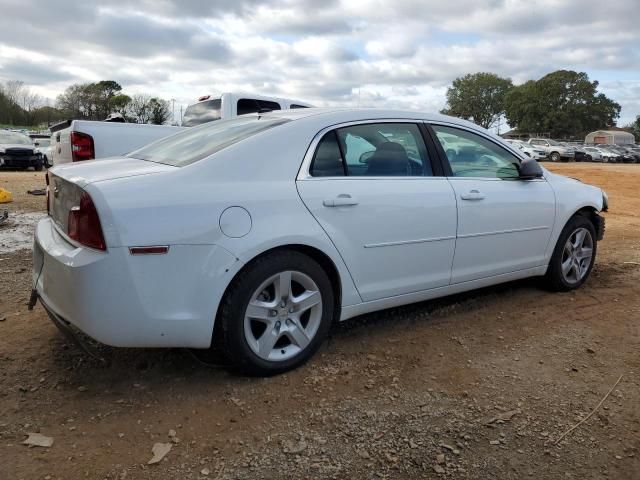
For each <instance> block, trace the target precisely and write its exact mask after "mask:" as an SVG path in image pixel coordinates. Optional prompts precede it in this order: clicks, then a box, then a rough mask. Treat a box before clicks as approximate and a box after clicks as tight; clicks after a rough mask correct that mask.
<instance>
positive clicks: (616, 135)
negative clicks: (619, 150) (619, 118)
mask: <svg viewBox="0 0 640 480" xmlns="http://www.w3.org/2000/svg"><path fill="white" fill-rule="evenodd" d="M635 141H636V137H634V136H633V134H632V133H629V132H626V131H624V130H596V131H595V132H591V133H589V134H588V135H587V136H586V137H584V143H604V144H608V145H614V144H615V145H623V144H628V143H635Z"/></svg>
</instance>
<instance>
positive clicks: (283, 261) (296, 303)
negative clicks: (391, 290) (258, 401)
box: [218, 251, 334, 376]
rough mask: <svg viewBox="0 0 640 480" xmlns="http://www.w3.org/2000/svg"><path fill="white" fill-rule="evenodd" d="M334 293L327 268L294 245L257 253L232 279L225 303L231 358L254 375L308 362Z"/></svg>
mask: <svg viewBox="0 0 640 480" xmlns="http://www.w3.org/2000/svg"><path fill="white" fill-rule="evenodd" d="M333 312H334V295H333V289H332V287H331V282H330V280H329V277H328V275H327V273H326V272H325V271H324V269H323V268H322V267H321V266H320V265H319V264H318V263H317V262H316V261H314V260H313V259H311V258H309V257H308V256H306V255H303V254H301V253H299V252H295V251H279V252H274V253H271V254H268V255H266V256H264V257H262V258H258V259H257V260H255V261H254V262H253V263H252V264H250V265H249V266H248V267H247V268H246V269H245V270H244V271H243V272H241V273H240V274H239V275H238V277H237V278H236V279H235V280H234V281H233V283H232V285H231V286H230V288H229V290H228V292H227V294H226V295H225V298H224V300H223V303H222V308H221V311H220V315H219V318H218V321H220V322H222V329H221V330H222V331H221V333H222V343H223V348H224V352H225V355H226V356H227V358H228V359H229V360H230V361H231V362H232V363H233V364H234V365H235V366H236V367H238V368H239V369H240V370H241V371H243V372H244V373H248V374H250V375H262V376H268V375H275V374H278V373H283V372H286V371H288V370H291V369H293V368H296V367H298V366H300V365H302V364H303V363H304V362H306V361H307V360H308V359H309V358H310V357H311V356H312V355H313V354H314V353H315V352H316V351H317V350H318V348H319V347H320V345H321V344H322V342H323V340H324V339H325V337H326V335H327V333H328V330H329V327H330V326H331V323H332V319H333Z"/></svg>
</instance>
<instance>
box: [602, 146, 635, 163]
mask: <svg viewBox="0 0 640 480" xmlns="http://www.w3.org/2000/svg"><path fill="white" fill-rule="evenodd" d="M607 148H608V149H609V150H612V151H614V152H616V153H617V154H618V155H620V158H621V161H622V162H624V163H635V162H636V158H635V156H633V155H632V154H631V153H629V152H628V151H627V149H626V148H623V147H619V146H617V145H607Z"/></svg>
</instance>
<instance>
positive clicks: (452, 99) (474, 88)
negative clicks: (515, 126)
mask: <svg viewBox="0 0 640 480" xmlns="http://www.w3.org/2000/svg"><path fill="white" fill-rule="evenodd" d="M512 87H513V84H512V83H511V80H510V79H508V78H501V77H499V76H498V75H496V74H494V73H486V72H479V73H469V74H467V75H465V76H464V77H459V78H456V79H455V80H454V81H453V83H452V84H451V86H450V87H449V88H448V89H447V107H446V108H445V109H444V110H442V113H444V114H446V115H453V116H454V117H460V118H464V119H467V120H471V121H473V122H475V123H477V124H478V125H480V126H482V127H484V128H490V127H491V126H493V125H494V124H495V123H496V122H497V121H498V120H499V119H500V117H501V116H502V115H503V114H504V98H505V95H506V94H507V92H508V91H509V90H510V89H511V88H512Z"/></svg>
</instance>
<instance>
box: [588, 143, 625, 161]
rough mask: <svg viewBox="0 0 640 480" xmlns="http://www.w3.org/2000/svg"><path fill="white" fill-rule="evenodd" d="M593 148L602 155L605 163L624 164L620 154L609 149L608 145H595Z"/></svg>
mask: <svg viewBox="0 0 640 480" xmlns="http://www.w3.org/2000/svg"><path fill="white" fill-rule="evenodd" d="M593 147H594V148H595V149H597V150H598V151H599V152H600V153H601V154H602V158H603V159H604V161H605V162H608V163H618V162H622V157H621V156H620V154H619V153H617V152H614V151H613V150H611V149H610V148H608V147H609V146H608V145H601V144H598V145H594V146H593Z"/></svg>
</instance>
